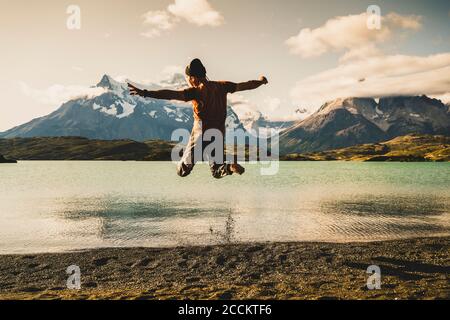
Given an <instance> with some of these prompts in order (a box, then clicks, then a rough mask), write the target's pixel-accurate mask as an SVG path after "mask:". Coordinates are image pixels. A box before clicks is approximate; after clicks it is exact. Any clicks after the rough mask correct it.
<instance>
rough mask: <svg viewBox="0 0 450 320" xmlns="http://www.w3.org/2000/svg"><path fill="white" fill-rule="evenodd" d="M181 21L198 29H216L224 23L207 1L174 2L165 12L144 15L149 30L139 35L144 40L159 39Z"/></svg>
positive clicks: (184, 0) (185, 0)
mask: <svg viewBox="0 0 450 320" xmlns="http://www.w3.org/2000/svg"><path fill="white" fill-rule="evenodd" d="M181 19H183V20H185V21H187V22H189V23H192V24H195V25H197V26H200V27H202V26H212V27H217V26H220V25H222V24H223V23H224V18H223V16H222V14H221V13H220V12H218V11H216V10H214V9H213V7H212V6H211V4H210V3H209V2H208V1H207V0H175V2H174V3H173V4H171V5H169V6H168V7H167V9H166V10H157V11H148V12H147V13H145V14H144V25H147V26H150V27H151V28H150V29H149V30H147V31H145V32H143V33H141V35H142V36H144V37H146V38H155V37H159V36H161V35H162V34H163V32H164V31H168V30H171V29H173V28H174V27H175V26H176V25H177V24H178V23H179V22H180V21H181Z"/></svg>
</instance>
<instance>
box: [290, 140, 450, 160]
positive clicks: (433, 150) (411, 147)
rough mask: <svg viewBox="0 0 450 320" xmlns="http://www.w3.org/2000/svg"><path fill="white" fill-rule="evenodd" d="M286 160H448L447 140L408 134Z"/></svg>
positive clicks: (449, 158)
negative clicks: (383, 140) (384, 140)
mask: <svg viewBox="0 0 450 320" xmlns="http://www.w3.org/2000/svg"><path fill="white" fill-rule="evenodd" d="M282 160H287V161H333V160H343V161H450V137H445V136H431V135H408V136H403V137H397V138H395V139H393V140H390V141H386V142H381V143H374V144H363V145H358V146H353V147H348V148H343V149H336V150H330V151H323V152H317V153H305V154H289V155H286V156H284V157H283V158H282Z"/></svg>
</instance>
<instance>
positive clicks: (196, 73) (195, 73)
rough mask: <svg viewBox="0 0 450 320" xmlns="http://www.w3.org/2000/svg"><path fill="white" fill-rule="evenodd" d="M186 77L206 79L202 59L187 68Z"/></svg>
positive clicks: (192, 62)
mask: <svg viewBox="0 0 450 320" xmlns="http://www.w3.org/2000/svg"><path fill="white" fill-rule="evenodd" d="M186 75H187V76H192V77H197V78H204V77H206V68H205V66H204V65H203V63H202V62H201V61H200V59H194V60H192V61H191V63H190V64H189V65H188V66H187V67H186Z"/></svg>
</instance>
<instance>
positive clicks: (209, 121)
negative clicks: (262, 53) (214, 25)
mask: <svg viewBox="0 0 450 320" xmlns="http://www.w3.org/2000/svg"><path fill="white" fill-rule="evenodd" d="M186 76H187V77H188V82H189V85H190V88H188V89H185V90H181V91H175V90H157V91H148V90H142V89H139V88H136V87H135V86H133V85H131V84H129V83H128V88H129V90H130V94H131V95H138V96H142V97H146V98H153V99H162V100H179V101H185V102H188V101H192V104H193V107H194V127H193V129H192V133H191V137H190V139H189V143H188V145H187V147H186V149H185V151H184V153H183V157H182V159H181V161H180V163H179V164H178V166H177V173H178V175H179V176H180V177H186V176H188V175H189V174H190V173H191V171H192V169H193V168H194V165H195V163H196V162H197V161H200V160H202V159H195V157H194V154H195V152H194V150H195V146H196V145H199V144H201V146H202V149H204V148H205V147H206V146H207V145H208V144H209V143H211V141H203V134H204V133H205V132H206V131H207V130H209V129H216V130H218V131H220V132H221V133H222V140H224V137H225V120H226V118H227V94H228V93H234V92H238V91H245V90H253V89H256V88H259V87H260V86H262V85H263V84H267V83H268V82H267V79H266V78H265V77H261V78H260V80H252V81H248V82H242V83H234V82H229V81H210V80H209V79H208V78H207V77H206V68H205V67H204V66H203V64H202V62H201V61H200V60H199V59H194V60H192V62H191V63H190V64H189V65H188V66H187V67H186ZM222 146H223V143H222ZM222 149H223V148H222ZM222 154H223V150H222ZM205 156H206V157H208V158H209V164H210V167H211V172H212V175H213V177H214V178H217V179H220V178H223V177H225V176H228V175H232V174H233V173H237V174H239V175H241V174H243V173H244V172H245V169H244V168H243V167H242V166H241V165H239V164H237V163H231V164H227V163H225V161H224V160H223V159H224V157H222V161H213V160H211V156H208V155H205ZM218 162H219V163H218Z"/></svg>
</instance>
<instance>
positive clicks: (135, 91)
mask: <svg viewBox="0 0 450 320" xmlns="http://www.w3.org/2000/svg"><path fill="white" fill-rule="evenodd" d="M127 84H128V90H129V91H130V94H131V95H132V96H143V95H144V91H145V90H142V89H139V88H137V87H135V86H133V85H132V84H131V83H127Z"/></svg>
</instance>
